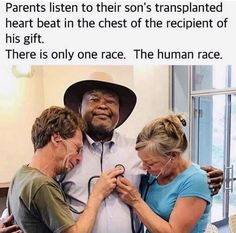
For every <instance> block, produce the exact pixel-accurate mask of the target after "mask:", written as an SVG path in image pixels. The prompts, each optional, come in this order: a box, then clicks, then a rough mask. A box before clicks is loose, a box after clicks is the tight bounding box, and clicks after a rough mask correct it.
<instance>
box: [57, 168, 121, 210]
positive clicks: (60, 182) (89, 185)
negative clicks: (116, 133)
mask: <svg viewBox="0 0 236 233" xmlns="http://www.w3.org/2000/svg"><path fill="white" fill-rule="evenodd" d="M115 168H119V169H120V170H121V171H122V172H121V174H120V175H119V176H123V174H124V173H125V167H124V165H122V164H116V165H115ZM65 176H66V174H64V175H61V176H60V178H59V181H58V182H59V185H60V187H61V189H62V193H63V196H64V199H65V200H66V194H65V193H64V192H63V188H62V186H61V184H62V181H63V180H64V178H65ZM99 177H100V176H98V175H96V176H92V177H90V179H89V180H88V199H89V196H90V194H91V184H92V181H93V180H94V179H98V178H99ZM77 201H78V202H79V203H80V205H81V206H83V207H84V208H83V210H81V211H78V210H76V209H75V208H74V207H73V206H72V205H71V204H69V203H68V202H67V203H68V204H69V209H70V211H71V212H72V213H74V214H82V213H83V212H84V209H85V207H86V203H84V202H83V201H80V200H77Z"/></svg>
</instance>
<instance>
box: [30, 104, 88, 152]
mask: <svg viewBox="0 0 236 233" xmlns="http://www.w3.org/2000/svg"><path fill="white" fill-rule="evenodd" d="M78 128H80V129H81V130H83V129H84V126H83V122H82V119H81V118H80V117H79V116H77V115H76V113H75V112H73V111H72V110H70V109H68V108H62V107H57V106H52V107H50V108H47V109H45V110H44V111H43V112H42V113H41V115H40V116H39V117H37V118H36V119H35V122H34V124H33V126H32V130H31V139H32V142H33V145H34V150H36V149H39V148H43V147H44V146H45V145H46V144H47V143H48V142H49V141H50V139H51V136H52V135H53V134H59V135H60V136H61V137H62V138H63V139H67V138H72V137H73V136H74V135H75V132H76V130H77V129H78Z"/></svg>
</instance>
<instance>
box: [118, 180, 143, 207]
mask: <svg viewBox="0 0 236 233" xmlns="http://www.w3.org/2000/svg"><path fill="white" fill-rule="evenodd" d="M116 191H117V192H118V193H119V196H120V198H121V200H122V201H124V202H125V203H126V204H128V205H130V206H134V204H135V203H137V202H139V201H140V200H141V195H140V193H139V191H138V190H137V189H136V187H135V186H134V185H133V184H132V183H131V182H130V181H129V180H127V179H126V178H124V177H122V176H119V177H118V178H117V187H116Z"/></svg>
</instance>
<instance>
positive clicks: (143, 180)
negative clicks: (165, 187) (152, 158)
mask: <svg viewBox="0 0 236 233" xmlns="http://www.w3.org/2000/svg"><path fill="white" fill-rule="evenodd" d="M171 160H172V158H170V159H169V160H168V161H167V162H166V164H165V165H164V166H163V168H162V169H161V170H160V172H159V173H158V174H157V175H156V177H155V178H154V179H153V180H152V181H151V182H150V181H149V179H150V174H149V173H148V172H147V174H146V175H144V176H142V177H141V183H140V188H139V189H140V190H141V189H142V186H143V185H144V190H141V194H142V199H143V200H144V201H145V202H146V199H147V195H148V191H149V189H150V187H151V186H152V185H154V184H155V183H156V182H157V179H158V177H159V176H160V175H161V174H162V173H163V170H164V169H165V168H166V166H167V165H168V164H169V163H170V161H171ZM130 213H131V221H132V232H133V233H141V232H143V230H144V224H143V223H142V222H141V223H140V225H139V226H138V227H137V231H135V227H134V219H133V218H134V217H133V212H132V210H131V212H130Z"/></svg>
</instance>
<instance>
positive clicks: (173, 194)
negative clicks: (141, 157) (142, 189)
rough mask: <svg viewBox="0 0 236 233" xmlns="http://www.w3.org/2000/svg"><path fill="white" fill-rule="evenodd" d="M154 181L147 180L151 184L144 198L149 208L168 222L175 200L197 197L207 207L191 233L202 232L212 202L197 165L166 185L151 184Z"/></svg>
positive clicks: (206, 184) (202, 173)
mask: <svg viewBox="0 0 236 233" xmlns="http://www.w3.org/2000/svg"><path fill="white" fill-rule="evenodd" d="M154 179H156V178H155V177H153V176H150V177H149V180H148V182H149V183H150V184H151V183H152V185H150V187H149V190H148V193H147V196H146V198H145V199H146V200H145V201H146V202H147V204H148V205H149V207H150V208H151V209H152V210H153V211H154V212H155V213H156V214H157V215H159V216H160V217H161V218H163V219H164V220H166V221H169V218H170V214H171V212H172V210H173V208H174V206H175V203H176V201H177V199H179V198H184V197H199V198H201V199H203V200H205V201H206V202H207V206H206V208H205V211H204V213H203V215H202V216H201V218H200V220H199V221H198V223H197V225H196V226H195V227H194V229H193V230H192V233H201V232H204V230H205V228H206V225H207V223H208V216H209V212H210V207H211V201H212V198H211V192H210V189H209V187H208V183H207V176H206V173H205V172H204V171H203V170H201V169H200V167H199V166H198V165H196V164H192V165H191V166H189V167H188V168H187V169H186V170H185V171H183V172H182V173H181V174H180V175H178V176H177V177H176V178H175V179H174V180H172V181H171V182H170V183H168V184H166V185H159V184H158V182H153V181H154Z"/></svg>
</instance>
